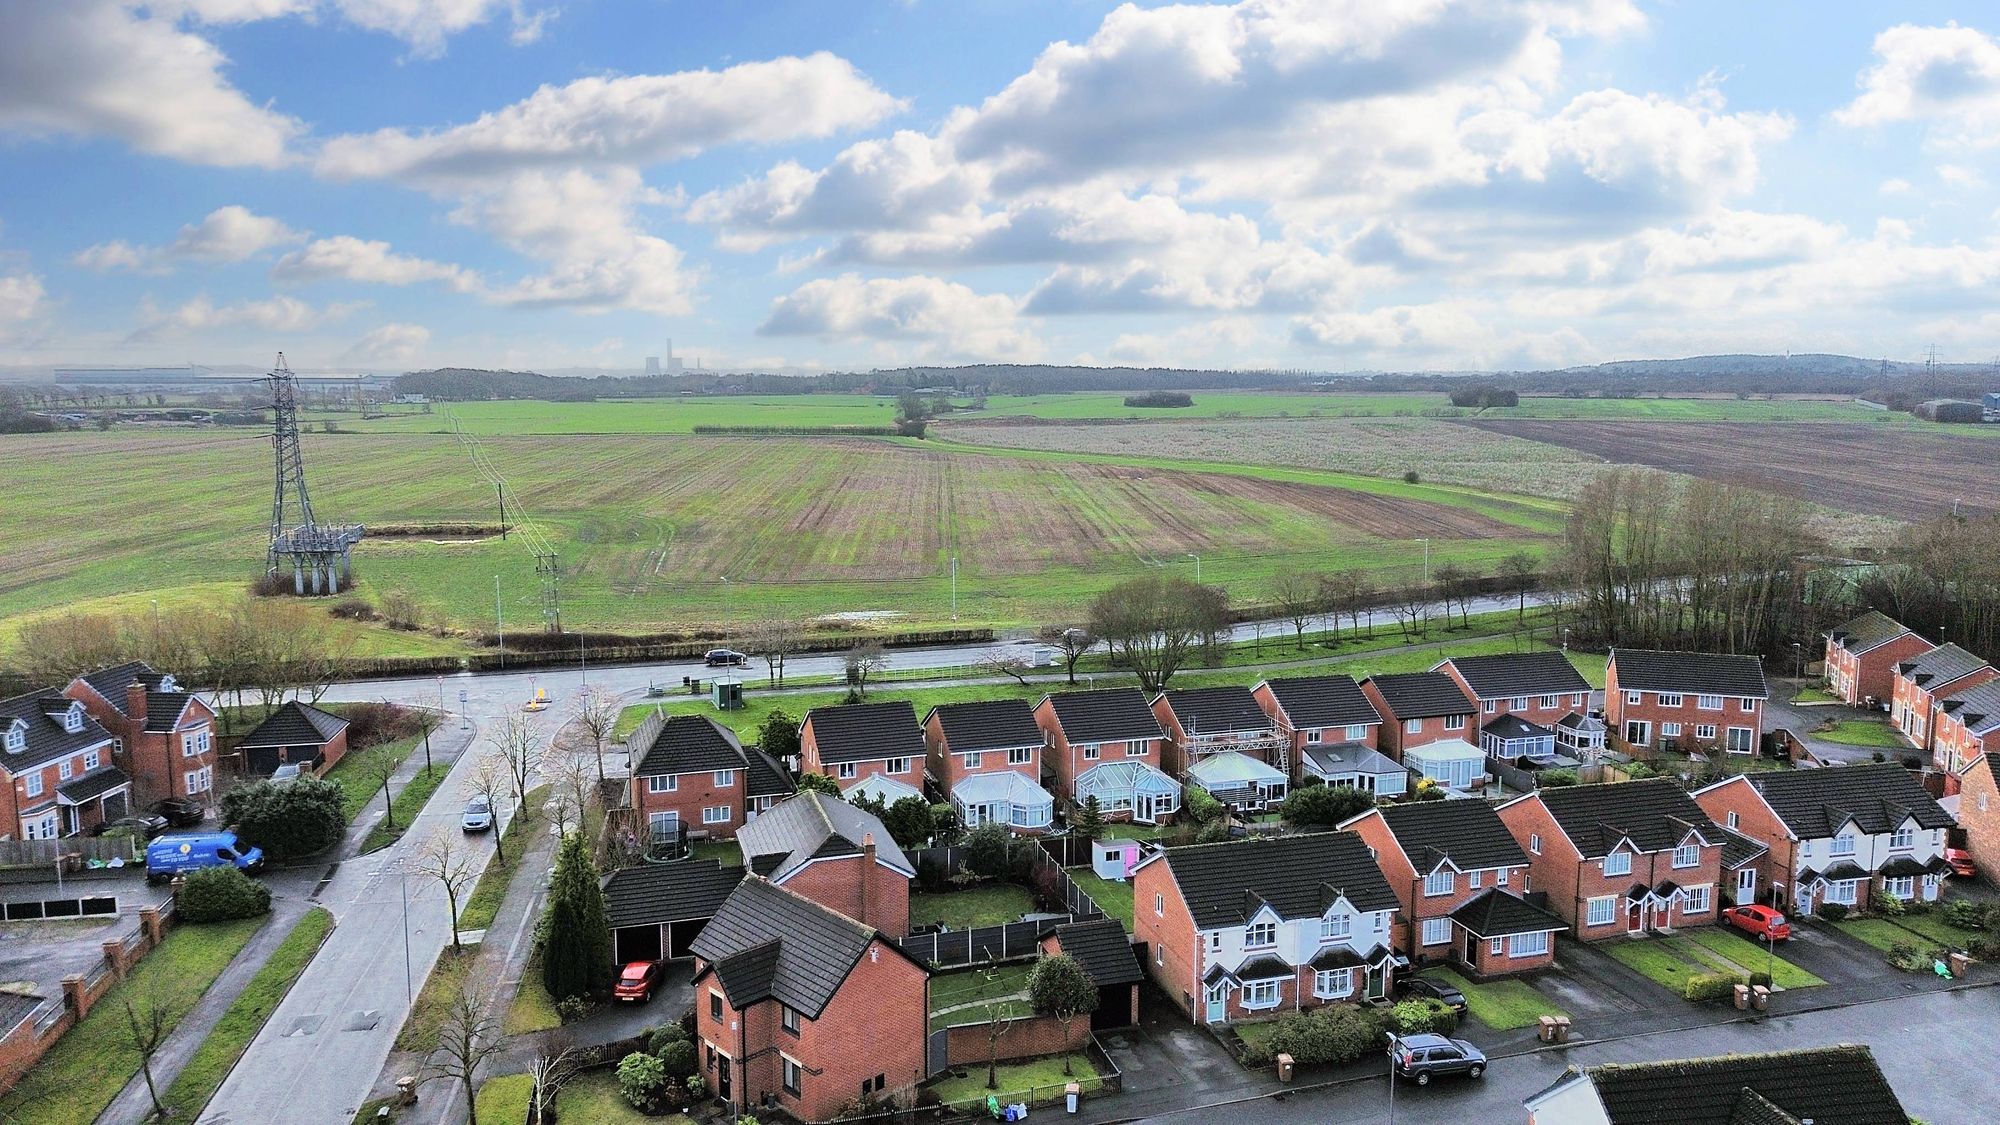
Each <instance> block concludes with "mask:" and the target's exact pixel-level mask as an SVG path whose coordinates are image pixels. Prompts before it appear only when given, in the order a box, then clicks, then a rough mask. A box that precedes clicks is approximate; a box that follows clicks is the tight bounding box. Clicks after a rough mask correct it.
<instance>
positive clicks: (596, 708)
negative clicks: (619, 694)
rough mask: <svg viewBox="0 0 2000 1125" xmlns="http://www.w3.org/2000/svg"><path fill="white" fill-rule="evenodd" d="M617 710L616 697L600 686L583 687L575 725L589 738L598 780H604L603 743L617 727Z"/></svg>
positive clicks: (608, 739)
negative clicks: (595, 760)
mask: <svg viewBox="0 0 2000 1125" xmlns="http://www.w3.org/2000/svg"><path fill="white" fill-rule="evenodd" d="M618 712H619V707H618V700H617V698H616V697H614V696H612V695H611V693H610V692H607V691H604V690H602V689H600V688H585V689H584V692H583V699H582V701H581V702H580V703H579V704H578V705H577V712H576V725H577V727H578V728H579V729H581V730H582V731H583V733H584V734H585V735H587V736H588V737H589V738H590V746H591V749H592V750H593V751H594V752H596V754H597V780H598V781H599V782H602V781H603V780H604V744H605V743H607V742H609V741H611V736H612V734H613V733H615V732H616V731H617V729H618Z"/></svg>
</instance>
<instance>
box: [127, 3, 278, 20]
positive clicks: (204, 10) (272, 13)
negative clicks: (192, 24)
mask: <svg viewBox="0 0 2000 1125" xmlns="http://www.w3.org/2000/svg"><path fill="white" fill-rule="evenodd" d="M315 2H316V0H147V3H146V7H147V8H148V9H149V10H151V12H152V13H153V15H155V16H160V17H163V18H166V19H178V18H186V19H191V20H195V21H197V22H199V23H215V24H232V23H255V22H257V21H259V20H274V19H278V18H280V17H283V16H302V15H309V14H310V13H311V12H312V10H313V6H314V4H315Z"/></svg>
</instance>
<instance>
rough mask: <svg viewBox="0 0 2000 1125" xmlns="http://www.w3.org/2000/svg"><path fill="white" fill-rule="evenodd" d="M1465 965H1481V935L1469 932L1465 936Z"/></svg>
mask: <svg viewBox="0 0 2000 1125" xmlns="http://www.w3.org/2000/svg"><path fill="white" fill-rule="evenodd" d="M1465 963H1466V964H1468V965H1477V964H1479V935H1478V934H1475V933H1472V932H1471V931H1467V932H1466V935H1465Z"/></svg>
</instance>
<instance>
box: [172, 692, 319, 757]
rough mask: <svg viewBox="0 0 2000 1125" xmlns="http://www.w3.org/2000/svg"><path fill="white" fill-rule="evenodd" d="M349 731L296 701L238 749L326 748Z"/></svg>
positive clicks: (281, 708) (245, 738) (270, 717)
mask: <svg viewBox="0 0 2000 1125" xmlns="http://www.w3.org/2000/svg"><path fill="white" fill-rule="evenodd" d="M152 714H153V712H152V704H151V703H150V702H149V703H148V704H147V710H146V716H147V718H148V719H149V720H150V719H151V717H152ZM148 725H150V723H149V724H148ZM346 729H347V720H346V719H343V718H341V717H340V716H339V715H336V714H333V713H332V712H330V711H322V710H320V709H319V708H317V707H314V706H312V705H311V704H308V703H300V702H299V701H298V700H296V699H294V700H291V701H289V702H287V703H284V704H282V705H280V706H279V707H278V709H277V710H275V711H272V712H271V713H270V714H269V715H266V716H265V717H264V721H263V722H261V723H258V724H257V729H255V730H253V731H251V732H250V733H249V734H246V735H244V736H243V741H241V742H238V743H237V744H236V747H237V749H239V750H248V749H250V748H252V747H258V746H325V745H326V744H327V743H329V742H332V741H333V740H334V739H335V738H337V737H339V735H340V732H341V731H344V730H346Z"/></svg>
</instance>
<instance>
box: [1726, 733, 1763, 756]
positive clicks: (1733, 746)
mask: <svg viewBox="0 0 2000 1125" xmlns="http://www.w3.org/2000/svg"><path fill="white" fill-rule="evenodd" d="M1738 731H1741V732H1742V733H1743V738H1742V739H1741V741H1742V743H1743V745H1741V746H1738V745H1737V742H1738V739H1737V737H1736V734H1737V732H1738ZM1756 748H1757V732H1756V731H1755V730H1753V729H1752V728H1750V727H1730V728H1728V729H1727V730H1726V731H1724V746H1723V749H1725V750H1727V751H1729V752H1730V753H1731V754H1748V753H1750V752H1751V751H1753V750H1755V749H1756Z"/></svg>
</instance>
